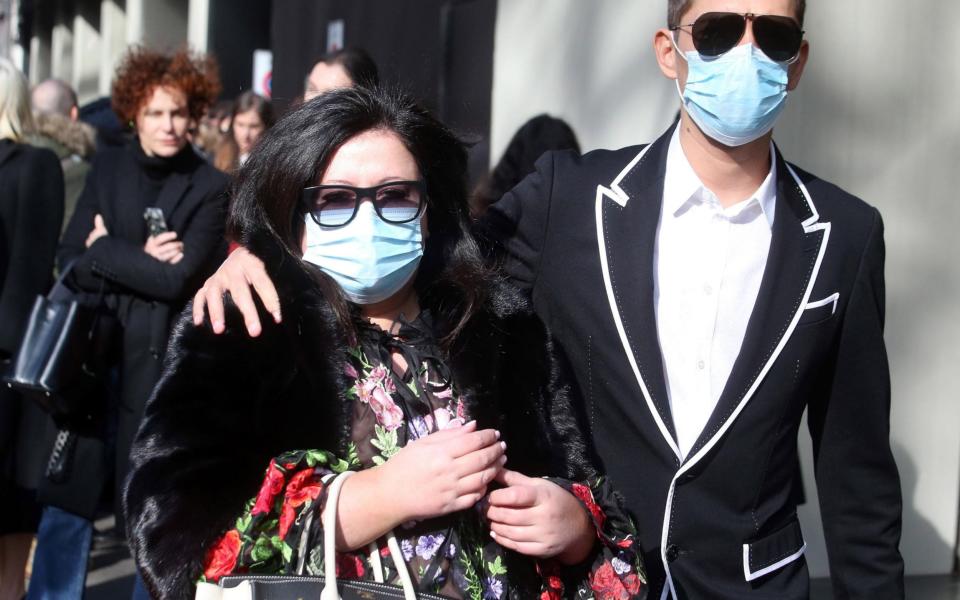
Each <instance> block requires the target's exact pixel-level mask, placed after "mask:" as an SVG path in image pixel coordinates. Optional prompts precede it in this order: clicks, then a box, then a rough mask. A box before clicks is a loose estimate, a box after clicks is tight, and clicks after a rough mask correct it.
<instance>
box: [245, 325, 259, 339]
mask: <svg viewBox="0 0 960 600" xmlns="http://www.w3.org/2000/svg"><path fill="white" fill-rule="evenodd" d="M247 331H249V332H250V335H253V336H256V335H258V334H259V333H260V323H250V327H247Z"/></svg>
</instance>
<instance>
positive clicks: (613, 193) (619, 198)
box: [596, 145, 683, 460]
mask: <svg viewBox="0 0 960 600" xmlns="http://www.w3.org/2000/svg"><path fill="white" fill-rule="evenodd" d="M649 149H650V146H649V145H648V146H647V147H646V148H644V149H643V150H642V151H641V152H640V154H638V155H637V156H636V158H634V159H633V160H632V161H630V164H628V165H627V167H626V168H625V169H624V170H623V171H621V173H620V175H618V176H617V178H616V179H615V180H614V181H613V183H612V184H611V185H610V187H609V188H607V187H604V186H602V185H598V186H597V201H596V220H597V246H598V248H599V250H600V270H601V272H602V273H603V285H604V287H605V288H606V291H607V301H608V302H609V303H610V312H612V313H613V321H614V323H615V324H616V326H617V333H618V334H619V335H620V342H621V343H622V344H623V350H624V352H625V353H626V355H627V361H628V362H629V363H630V368H631V369H632V370H633V375H634V377H636V378H637V383H638V384H640V391H641V392H642V393H643V399H644V400H645V401H646V403H647V408H648V409H649V410H650V413H651V414H652V415H653V419H654V421H655V422H656V424H657V428H658V429H659V430H660V434H661V435H663V439H664V441H666V442H667V445H668V446H670V449H671V450H673V453H674V454H676V455H677V459H678V460H683V454H682V453H681V452H680V447H679V446H677V442H676V441H675V440H674V439H673V436H672V435H670V430H669V429H667V425H666V423H664V422H663V419H661V418H660V413H659V412H658V411H657V408H656V407H655V406H654V405H653V400H652V399H651V398H650V390H649V389H648V388H647V384H646V383H645V382H644V381H643V376H642V375H641V374H640V368H639V367H638V366H637V360H636V358H634V355H633V349H632V348H631V347H630V340H628V339H627V332H626V329H624V327H623V319H622V318H621V317H620V309H619V308H618V307H617V299H616V298H615V297H614V295H613V283H612V282H611V279H610V264H609V262H608V260H607V244H606V238H605V237H604V235H603V198H604V196H606V197H608V198H610V199H611V200H613V201H614V202H616V203H617V204H619V205H620V206H626V205H627V201H628V200H630V197H629V196H627V194H626V193H625V192H624V191H623V190H622V189H621V188H620V181H622V180H623V178H624V177H626V175H627V173H629V172H630V169H632V168H633V167H634V165H636V164H637V162H639V161H640V159H641V158H643V155H644V154H646V153H647V150H649Z"/></svg>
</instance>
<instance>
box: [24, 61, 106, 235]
mask: <svg viewBox="0 0 960 600" xmlns="http://www.w3.org/2000/svg"><path fill="white" fill-rule="evenodd" d="M30 102H31V104H32V106H33V113H34V119H35V121H36V126H37V128H36V133H35V135H34V136H32V137H31V138H30V143H31V144H33V145H34V146H39V147H41V148H49V149H50V150H53V152H54V154H56V155H57V158H59V159H60V167H61V168H62V169H63V182H64V190H65V196H64V210H63V226H64V227H66V225H67V223H68V222H69V221H70V217H71V216H72V215H73V209H74V207H76V205H77V198H78V197H79V196H80V191H81V190H83V182H84V180H85V179H86V177H87V173H88V172H89V171H90V159H91V158H92V157H93V152H94V150H95V149H96V131H95V130H94V129H93V127H91V126H90V125H87V124H86V123H82V122H81V121H80V120H79V119H80V108H79V106H78V105H77V94H76V93H75V92H74V91H73V88H71V87H70V86H69V85H67V83H65V82H63V81H61V80H59V79H47V80H44V81H42V82H40V83H39V84H37V86H36V87H34V88H33V92H32V93H31V95H30Z"/></svg>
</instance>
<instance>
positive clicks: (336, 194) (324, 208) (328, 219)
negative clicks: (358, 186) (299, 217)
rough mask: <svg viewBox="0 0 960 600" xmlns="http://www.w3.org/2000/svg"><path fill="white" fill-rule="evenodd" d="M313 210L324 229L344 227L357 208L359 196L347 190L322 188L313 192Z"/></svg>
mask: <svg viewBox="0 0 960 600" xmlns="http://www.w3.org/2000/svg"><path fill="white" fill-rule="evenodd" d="M312 200H313V201H312V203H311V204H312V207H313V208H312V210H311V211H310V214H312V215H313V218H314V220H315V221H316V222H317V223H318V224H320V225H322V226H324V227H337V226H340V225H343V224H344V223H346V222H347V221H349V220H350V218H351V217H352V216H353V213H354V211H355V210H356V208H357V195H356V193H354V191H353V190H351V189H346V188H321V189H318V190H314V191H313V195H312Z"/></svg>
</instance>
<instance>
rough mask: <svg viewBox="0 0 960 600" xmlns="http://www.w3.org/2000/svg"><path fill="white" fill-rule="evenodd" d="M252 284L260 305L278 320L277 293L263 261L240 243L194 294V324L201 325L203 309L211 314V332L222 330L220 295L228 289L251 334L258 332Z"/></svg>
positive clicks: (278, 302)
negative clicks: (260, 302)
mask: <svg viewBox="0 0 960 600" xmlns="http://www.w3.org/2000/svg"><path fill="white" fill-rule="evenodd" d="M251 286H253V289H254V291H256V293H257V296H259V297H260V300H261V301H262V302H263V305H264V306H265V307H266V308H267V310H268V311H269V312H270V314H271V315H273V320H274V321H276V322H277V323H279V322H280V298H279V296H278V295H277V289H276V288H275V287H274V286H273V282H272V281H271V280H270V277H269V276H267V270H266V268H265V267H264V265H263V261H261V260H260V259H259V258H257V257H256V256H254V255H253V254H251V253H250V252H249V251H248V250H247V249H246V248H243V247H242V246H241V247H240V248H237V249H236V250H234V251H233V252H232V253H231V254H230V256H228V257H227V260H225V261H224V262H223V264H222V265H220V268H219V269H217V272H216V273H214V274H213V275H211V276H210V278H209V279H207V281H206V282H204V284H203V287H202V288H200V291H198V292H197V293H196V295H195V296H194V297H193V323H194V325H197V326H200V325H202V324H203V312H204V309H206V311H207V312H209V313H210V322H211V323H212V324H213V332H214V333H223V331H224V329H225V325H224V316H223V295H224V293H226V292H230V296H231V297H232V298H233V302H234V304H236V305H237V308H238V309H240V313H241V314H242V315H243V321H244V323H246V325H247V332H248V333H249V334H250V337H257V336H258V335H260V331H261V330H262V327H261V325H260V316H259V315H258V314H257V306H256V304H255V303H254V301H253V296H252V295H251V294H250V287H251Z"/></svg>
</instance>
